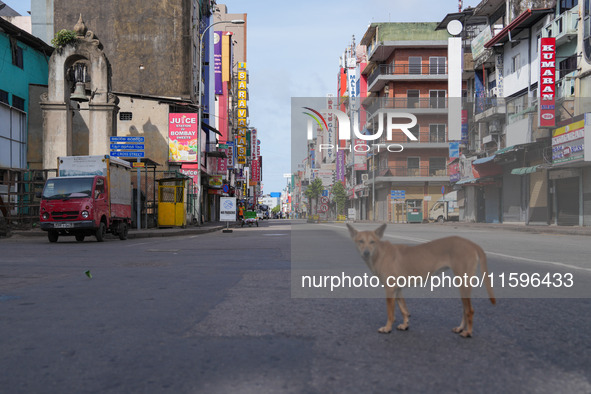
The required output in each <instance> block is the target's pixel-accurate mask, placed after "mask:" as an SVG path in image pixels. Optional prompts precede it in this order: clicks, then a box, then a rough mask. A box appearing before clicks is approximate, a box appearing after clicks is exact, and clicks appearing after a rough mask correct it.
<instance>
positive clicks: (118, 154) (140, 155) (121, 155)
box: [111, 152, 144, 157]
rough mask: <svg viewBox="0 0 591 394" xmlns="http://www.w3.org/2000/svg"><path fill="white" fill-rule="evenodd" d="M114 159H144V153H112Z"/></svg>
mask: <svg viewBox="0 0 591 394" xmlns="http://www.w3.org/2000/svg"><path fill="white" fill-rule="evenodd" d="M111 156H113V157H144V152H111Z"/></svg>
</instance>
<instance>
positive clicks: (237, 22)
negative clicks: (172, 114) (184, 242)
mask: <svg viewBox="0 0 591 394" xmlns="http://www.w3.org/2000/svg"><path fill="white" fill-rule="evenodd" d="M220 23H231V24H233V25H243V24H244V23H245V22H244V21H243V20H242V19H233V20H231V21H219V22H214V23H212V24H211V25H209V26H207V27H206V28H205V29H204V30H203V33H200V34H199V68H198V69H197V70H198V71H197V78H198V79H199V83H198V84H197V86H198V89H197V97H198V98H199V110H198V112H197V113H198V115H197V133H198V134H197V135H198V138H197V143H198V144H199V147H198V148H197V167H198V172H199V175H198V176H197V223H198V224H199V225H200V224H201V117H202V116H203V105H202V100H201V95H202V92H203V84H202V81H203V78H202V75H201V66H202V64H203V50H202V48H203V36H204V35H205V33H207V31H208V30H209V29H210V28H211V27H213V26H215V25H219V24H220Z"/></svg>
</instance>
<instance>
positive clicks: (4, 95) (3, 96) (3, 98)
mask: <svg viewBox="0 0 591 394" xmlns="http://www.w3.org/2000/svg"><path fill="white" fill-rule="evenodd" d="M0 103H5V104H9V103H8V92H6V91H4V90H2V89H0Z"/></svg>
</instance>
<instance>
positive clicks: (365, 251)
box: [363, 250, 370, 258]
mask: <svg viewBox="0 0 591 394" xmlns="http://www.w3.org/2000/svg"><path fill="white" fill-rule="evenodd" d="M369 254H370V253H369V250H364V251H363V257H364V258H368V257H369Z"/></svg>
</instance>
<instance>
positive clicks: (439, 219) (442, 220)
mask: <svg viewBox="0 0 591 394" xmlns="http://www.w3.org/2000/svg"><path fill="white" fill-rule="evenodd" d="M437 222H438V223H443V222H445V219H444V218H443V216H439V217H438V218H437Z"/></svg>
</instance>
